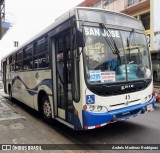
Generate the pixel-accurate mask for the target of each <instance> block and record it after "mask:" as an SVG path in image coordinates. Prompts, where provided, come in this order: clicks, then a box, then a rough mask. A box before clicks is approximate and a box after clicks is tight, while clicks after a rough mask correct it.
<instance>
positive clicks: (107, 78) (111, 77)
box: [101, 71, 116, 82]
mask: <svg viewBox="0 0 160 153" xmlns="http://www.w3.org/2000/svg"><path fill="white" fill-rule="evenodd" d="M114 81H116V79H115V72H114V71H109V72H101V82H114Z"/></svg>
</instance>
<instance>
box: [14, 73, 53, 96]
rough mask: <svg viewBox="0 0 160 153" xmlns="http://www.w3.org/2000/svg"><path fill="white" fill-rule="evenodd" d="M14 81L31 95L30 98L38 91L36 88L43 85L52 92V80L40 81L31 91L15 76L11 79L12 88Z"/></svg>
mask: <svg viewBox="0 0 160 153" xmlns="http://www.w3.org/2000/svg"><path fill="white" fill-rule="evenodd" d="M16 80H19V81H20V82H21V83H22V84H23V85H24V86H25V88H26V90H27V92H28V93H29V94H30V95H31V96H34V95H35V94H37V91H38V88H39V87H40V86H42V85H45V86H47V87H48V88H50V89H51V90H52V80H51V79H44V80H42V81H41V82H40V83H39V84H38V85H37V86H36V87H35V88H33V89H30V88H28V87H27V85H26V84H25V83H24V82H23V80H22V79H21V78H20V77H19V76H15V77H14V78H13V79H12V86H13V84H14V82H15V81H16Z"/></svg>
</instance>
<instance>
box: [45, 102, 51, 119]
mask: <svg viewBox="0 0 160 153" xmlns="http://www.w3.org/2000/svg"><path fill="white" fill-rule="evenodd" d="M43 113H44V115H45V116H46V117H47V118H50V117H51V113H52V112H51V105H50V103H49V101H48V100H45V101H44V103H43Z"/></svg>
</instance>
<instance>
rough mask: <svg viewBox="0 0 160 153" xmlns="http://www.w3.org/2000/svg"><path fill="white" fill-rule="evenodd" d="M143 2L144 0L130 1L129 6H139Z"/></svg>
mask: <svg viewBox="0 0 160 153" xmlns="http://www.w3.org/2000/svg"><path fill="white" fill-rule="evenodd" d="M141 1H144V0H128V6H132V5H135V4H138V3H140V2H141Z"/></svg>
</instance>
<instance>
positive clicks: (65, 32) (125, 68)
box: [2, 7, 154, 130]
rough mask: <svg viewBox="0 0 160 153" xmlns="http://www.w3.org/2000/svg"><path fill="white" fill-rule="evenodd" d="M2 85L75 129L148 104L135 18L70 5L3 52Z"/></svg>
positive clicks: (144, 48)
mask: <svg viewBox="0 0 160 153" xmlns="http://www.w3.org/2000/svg"><path fill="white" fill-rule="evenodd" d="M2 71H3V82H4V91H5V92H6V93H7V94H9V96H10V98H11V99H12V98H15V99H17V100H19V101H21V102H23V103H24V104H26V105H28V106H30V107H31V108H33V109H35V110H37V111H40V112H41V113H42V116H43V118H44V119H45V120H46V121H47V122H52V119H55V120H58V121H59V122H61V123H63V124H65V125H67V126H69V127H71V128H73V129H75V130H86V129H94V128H99V127H102V126H104V125H107V124H109V123H112V122H116V121H122V120H125V119H128V118H131V117H135V116H137V115H139V114H144V113H146V112H150V111H152V110H154V98H153V96H152V90H153V80H152V69H151V58H150V52H149V48H148V44H147V40H146V34H145V31H144V28H143V26H142V23H141V22H140V21H139V20H137V19H135V18H133V17H130V16H127V15H124V14H121V13H117V12H112V11H107V10H103V9H98V8H86V7H85V8H83V7H76V8H74V9H72V10H70V11H69V12H67V13H65V14H64V15H62V16H61V17H59V18H58V19H57V20H56V21H55V22H54V23H53V24H52V25H50V26H49V27H47V28H46V29H45V30H44V31H42V32H41V33H39V34H38V35H36V36H35V37H33V38H32V39H30V40H29V41H28V42H26V43H25V44H24V45H22V46H21V47H19V48H17V49H16V50H15V51H13V52H12V53H11V54H9V55H7V56H6V57H5V58H3V59H2Z"/></svg>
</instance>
